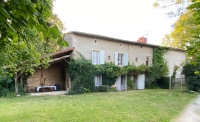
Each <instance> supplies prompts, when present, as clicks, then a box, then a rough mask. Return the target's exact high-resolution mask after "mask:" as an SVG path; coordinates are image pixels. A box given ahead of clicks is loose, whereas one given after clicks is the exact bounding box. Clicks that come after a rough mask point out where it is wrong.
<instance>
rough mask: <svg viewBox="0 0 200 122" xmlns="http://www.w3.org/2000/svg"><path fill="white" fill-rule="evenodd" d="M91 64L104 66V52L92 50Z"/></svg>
mask: <svg viewBox="0 0 200 122" xmlns="http://www.w3.org/2000/svg"><path fill="white" fill-rule="evenodd" d="M92 63H93V64H104V50H92Z"/></svg>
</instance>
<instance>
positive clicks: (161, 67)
mask: <svg viewBox="0 0 200 122" xmlns="http://www.w3.org/2000/svg"><path fill="white" fill-rule="evenodd" d="M167 51H168V50H167V49H166V48H163V47H155V48H153V65H152V66H151V67H150V69H149V71H148V73H147V76H148V78H149V80H148V85H149V87H150V85H151V84H156V83H155V82H156V80H157V79H160V78H161V77H165V76H167V74H168V72H169V71H168V67H167V65H166V64H165V59H164V54H165V53H166V52H167Z"/></svg>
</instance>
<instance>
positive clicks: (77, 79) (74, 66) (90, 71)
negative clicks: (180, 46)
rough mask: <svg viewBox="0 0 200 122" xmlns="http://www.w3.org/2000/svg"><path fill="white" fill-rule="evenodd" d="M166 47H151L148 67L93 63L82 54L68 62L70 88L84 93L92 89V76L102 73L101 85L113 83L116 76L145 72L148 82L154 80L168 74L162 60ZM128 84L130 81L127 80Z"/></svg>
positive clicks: (93, 87)
mask: <svg viewBox="0 0 200 122" xmlns="http://www.w3.org/2000/svg"><path fill="white" fill-rule="evenodd" d="M165 53H166V49H164V48H161V47H156V48H154V49H153V65H152V66H151V67H148V66H146V65H144V64H142V65H140V66H135V65H134V64H132V65H131V64H128V65H127V66H124V67H119V66H116V65H115V64H114V63H112V62H110V63H105V64H103V65H93V64H92V62H91V61H90V60H88V59H85V58H84V57H83V56H81V57H79V58H78V59H72V60H71V61H70V64H69V71H70V77H71V82H72V90H73V91H74V92H76V93H84V89H87V90H90V91H94V89H95V86H94V76H95V75H102V85H107V86H109V87H111V86H112V85H114V84H115V82H116V78H117V77H119V76H121V75H129V76H132V77H134V76H137V75H139V74H146V75H147V76H148V78H149V79H150V80H149V81H150V82H148V83H151V82H153V81H155V80H156V79H159V78H161V77H163V76H166V75H167V74H168V67H167V66H166V65H165V62H164V58H163V56H164V54H165ZM129 84H130V82H129Z"/></svg>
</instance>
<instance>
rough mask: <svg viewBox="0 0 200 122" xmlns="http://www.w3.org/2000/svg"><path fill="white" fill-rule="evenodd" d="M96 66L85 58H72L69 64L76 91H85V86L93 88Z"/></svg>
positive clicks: (73, 87) (73, 86)
mask: <svg viewBox="0 0 200 122" xmlns="http://www.w3.org/2000/svg"><path fill="white" fill-rule="evenodd" d="M94 69H95V67H94V65H93V64H92V62H91V61H90V60H88V59H85V58H80V59H76V60H75V59H72V60H71V61H70V64H69V70H70V78H71V82H72V89H73V90H74V92H75V93H84V88H86V89H89V90H91V91H92V90H93V87H94V76H95V72H94V71H95V70H94Z"/></svg>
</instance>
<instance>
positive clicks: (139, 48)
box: [27, 31, 186, 92]
mask: <svg viewBox="0 0 200 122" xmlns="http://www.w3.org/2000/svg"><path fill="white" fill-rule="evenodd" d="M64 40H66V41H67V42H68V43H69V47H67V48H63V49H62V51H59V52H55V53H53V54H50V55H51V57H52V58H53V59H52V61H51V62H50V67H48V68H47V69H36V72H35V73H34V74H33V75H32V76H30V77H29V78H28V80H27V91H29V92H34V91H35V90H36V87H37V86H41V84H43V85H45V86H54V85H55V84H59V85H60V90H68V89H70V87H71V84H70V83H71V82H70V77H69V71H68V63H69V61H70V58H71V57H73V58H77V57H78V56H79V55H80V54H81V55H82V56H84V57H85V58H87V59H90V60H91V61H92V63H93V64H95V65H100V64H104V63H105V62H113V63H114V64H115V65H117V66H121V67H123V66H126V65H128V63H130V64H132V63H134V64H135V65H136V66H139V65H142V64H145V65H147V66H151V65H152V58H153V48H154V47H158V46H157V45H152V44H148V43H147V41H148V40H147V39H146V38H145V37H141V38H139V39H138V40H137V42H135V41H129V40H123V39H117V38H112V37H107V36H102V35H96V34H90V33H83V32H77V31H72V32H68V33H66V34H65V35H64ZM164 58H165V62H166V65H167V66H168V68H169V75H172V74H173V71H174V66H175V65H177V66H180V65H181V64H182V63H183V62H184V61H185V60H186V55H185V52H184V51H183V50H180V49H171V48H170V49H169V50H168V52H167V53H166V54H165V55H164ZM176 78H181V68H180V69H179V70H178V71H177V74H176ZM144 80H145V75H144V74H140V75H139V76H138V78H137V84H138V89H143V88H144ZM140 81H142V82H140ZM94 84H95V86H100V85H102V76H101V75H97V76H95V78H94ZM115 86H116V89H117V90H118V91H124V90H127V75H122V76H119V77H118V78H117V79H116V83H115Z"/></svg>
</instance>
